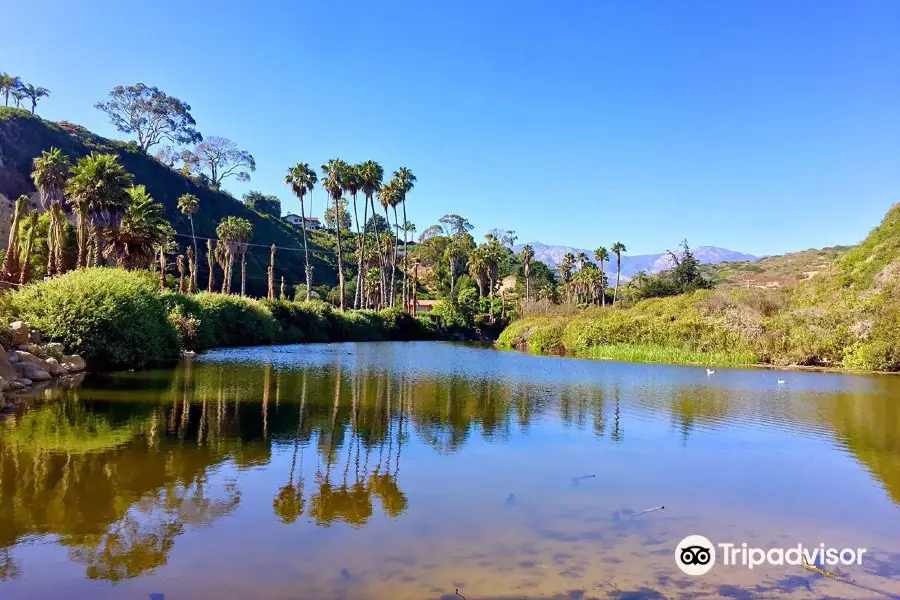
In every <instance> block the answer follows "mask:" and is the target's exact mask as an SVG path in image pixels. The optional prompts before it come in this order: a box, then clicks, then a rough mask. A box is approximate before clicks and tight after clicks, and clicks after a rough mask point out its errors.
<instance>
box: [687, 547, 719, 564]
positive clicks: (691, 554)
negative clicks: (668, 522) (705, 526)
mask: <svg viewBox="0 0 900 600" xmlns="http://www.w3.org/2000/svg"><path fill="white" fill-rule="evenodd" d="M709 550H710V549H709V548H704V547H703V546H688V547H687V548H682V549H681V562H682V563H683V564H686V565H701V566H702V565H706V564H709V559H710V558H712V555H711V554H710V552H709Z"/></svg>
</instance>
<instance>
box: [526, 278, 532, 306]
mask: <svg viewBox="0 0 900 600" xmlns="http://www.w3.org/2000/svg"><path fill="white" fill-rule="evenodd" d="M529 279H531V278H530V277H529V276H528V275H526V276H525V301H526V302H528V298H529V292H530V286H529Z"/></svg>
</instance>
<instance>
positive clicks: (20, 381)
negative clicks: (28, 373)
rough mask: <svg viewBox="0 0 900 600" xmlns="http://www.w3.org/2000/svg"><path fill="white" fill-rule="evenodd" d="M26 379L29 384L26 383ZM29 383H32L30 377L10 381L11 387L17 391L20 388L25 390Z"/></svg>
mask: <svg viewBox="0 0 900 600" xmlns="http://www.w3.org/2000/svg"><path fill="white" fill-rule="evenodd" d="M26 381H27V382H28V384H27V385H26V384H25V382H26ZM29 385H31V380H30V379H17V380H15V381H10V382H9V389H11V390H15V391H18V390H24V389H25V388H27V387H28V386H29Z"/></svg>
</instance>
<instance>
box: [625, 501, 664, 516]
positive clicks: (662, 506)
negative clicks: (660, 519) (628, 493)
mask: <svg viewBox="0 0 900 600" xmlns="http://www.w3.org/2000/svg"><path fill="white" fill-rule="evenodd" d="M665 508H666V505H665V504H661V505H660V506H654V507H653V508H648V509H647V510H642V511H641V512H636V513H634V514H632V515H631V517H632V518H634V517H636V516H638V515H646V514H647V513H651V512H653V511H655V510H665Z"/></svg>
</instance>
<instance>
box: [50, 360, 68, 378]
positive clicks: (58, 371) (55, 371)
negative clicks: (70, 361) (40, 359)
mask: <svg viewBox="0 0 900 600" xmlns="http://www.w3.org/2000/svg"><path fill="white" fill-rule="evenodd" d="M44 363H46V365H47V369H46V371H47V372H48V373H50V374H51V375H53V376H54V377H59V376H60V375H67V374H68V373H69V372H68V371H67V370H66V368H65V367H64V366H62V365H61V364H59V361H58V360H56V359H55V358H53V357H51V358H48V359H47V360H45V361H44Z"/></svg>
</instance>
